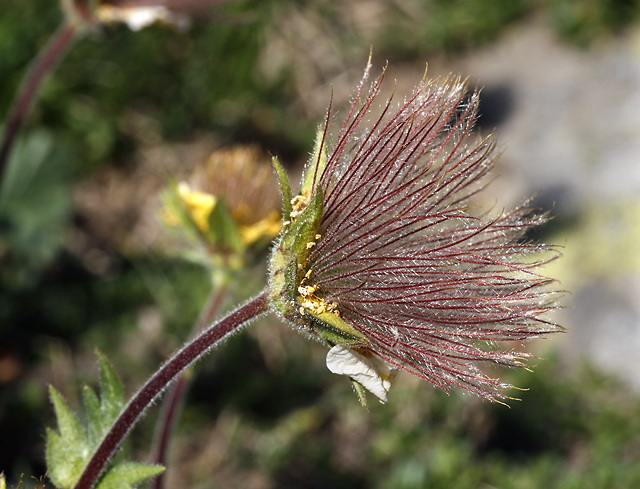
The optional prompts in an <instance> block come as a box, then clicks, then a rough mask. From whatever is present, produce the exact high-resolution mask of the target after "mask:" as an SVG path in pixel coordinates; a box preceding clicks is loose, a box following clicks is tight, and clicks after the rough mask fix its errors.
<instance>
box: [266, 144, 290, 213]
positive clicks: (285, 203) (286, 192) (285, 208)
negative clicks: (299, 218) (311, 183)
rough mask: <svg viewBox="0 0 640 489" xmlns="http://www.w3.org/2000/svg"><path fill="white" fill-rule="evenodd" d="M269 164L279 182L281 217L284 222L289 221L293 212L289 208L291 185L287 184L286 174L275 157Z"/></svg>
mask: <svg viewBox="0 0 640 489" xmlns="http://www.w3.org/2000/svg"><path fill="white" fill-rule="evenodd" d="M271 163H272V164H273V168H274V169H275V170H276V173H277V174H278V179H279V180H280V190H281V192H282V216H283V217H284V220H285V221H287V220H289V216H290V215H291V211H292V210H293V209H292V207H291V184H290V183H289V178H288V177H287V172H285V171H284V168H282V165H281V164H280V162H279V161H278V158H276V157H275V156H274V157H273V158H271Z"/></svg>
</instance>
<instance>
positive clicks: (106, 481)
mask: <svg viewBox="0 0 640 489" xmlns="http://www.w3.org/2000/svg"><path fill="white" fill-rule="evenodd" d="M163 471H164V467H162V466H160V465H146V464H139V463H136V462H123V463H120V464H118V465H116V466H115V467H112V468H111V469H109V470H108V471H107V473H106V474H105V475H104V476H103V477H102V479H100V482H99V483H98V485H97V486H96V489H133V487H134V485H135V484H138V483H140V482H142V481H145V480H147V479H150V478H151V477H155V476H156V475H158V474H160V473H162V472H163Z"/></svg>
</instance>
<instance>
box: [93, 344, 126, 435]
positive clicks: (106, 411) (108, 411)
mask: <svg viewBox="0 0 640 489" xmlns="http://www.w3.org/2000/svg"><path fill="white" fill-rule="evenodd" d="M96 355H97V356H98V362H99V363H100V390H101V392H102V404H101V406H100V408H101V411H102V412H103V420H105V421H108V422H109V423H108V424H110V423H111V422H112V421H114V420H115V419H116V418H117V417H118V414H120V411H122V407H123V405H124V389H123V388H122V383H121V382H120V379H119V378H118V374H117V373H116V371H115V370H114V369H113V366H112V365H111V363H109V360H107V357H105V356H104V355H103V354H102V353H101V352H100V351H98V350H96Z"/></svg>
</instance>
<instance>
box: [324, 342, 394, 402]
mask: <svg viewBox="0 0 640 489" xmlns="http://www.w3.org/2000/svg"><path fill="white" fill-rule="evenodd" d="M327 368H328V369H329V370H330V371H331V372H333V373H334V374H338V375H346V376H348V377H350V378H352V379H353V380H355V381H357V382H359V383H360V384H362V386H363V387H365V388H366V389H367V390H368V391H369V392H371V393H372V394H373V395H375V396H376V397H377V398H378V399H380V401H381V402H382V403H386V402H387V392H389V388H390V387H391V381H392V380H393V377H394V375H395V370H392V369H391V367H390V366H389V364H387V362H385V361H384V360H382V359H381V358H378V357H374V358H367V357H365V356H364V355H361V354H360V353H358V352H356V351H354V350H352V349H351V348H349V347H347V346H344V345H336V346H334V347H333V348H331V350H329V353H327Z"/></svg>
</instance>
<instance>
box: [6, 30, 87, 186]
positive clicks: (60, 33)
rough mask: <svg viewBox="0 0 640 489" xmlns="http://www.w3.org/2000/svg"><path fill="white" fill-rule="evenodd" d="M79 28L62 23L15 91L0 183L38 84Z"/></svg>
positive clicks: (71, 41) (7, 128)
mask: <svg viewBox="0 0 640 489" xmlns="http://www.w3.org/2000/svg"><path fill="white" fill-rule="evenodd" d="M81 31H82V28H81V27H79V26H78V25H76V24H74V23H71V22H69V21H66V22H64V23H63V24H62V25H61V26H60V27H59V28H58V30H57V31H56V32H55V33H54V34H53V36H52V37H51V39H49V42H48V43H47V45H46V46H45V47H44V49H43V50H42V51H41V52H40V54H39V55H38V57H37V58H36V59H35V60H34V62H33V65H32V66H31V68H30V69H29V72H28V73H27V75H26V77H25V79H24V80H23V82H22V85H21V86H20V88H19V90H18V92H17V93H16V97H15V99H14V102H13V105H12V106H11V109H10V110H9V113H8V115H7V118H6V123H5V130H4V136H3V138H2V146H0V184H1V183H2V179H3V177H4V172H5V167H6V165H7V162H8V160H9V155H10V154H11V149H12V147H13V143H14V142H15V140H16V138H17V136H18V134H19V133H20V128H21V127H22V124H23V122H24V119H25V118H26V117H27V115H28V114H29V110H30V109H31V106H32V105H33V101H34V99H35V96H36V93H37V91H38V87H39V86H40V83H41V82H42V80H43V79H44V77H45V76H46V75H47V74H48V73H49V72H51V71H52V70H53V69H54V68H55V66H56V63H57V62H58V61H60V60H61V59H62V57H63V56H64V54H65V53H66V52H67V48H69V47H70V46H71V44H72V43H73V41H74V40H75V39H76V38H77V37H78V36H77V34H78V33H79V32H81Z"/></svg>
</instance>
